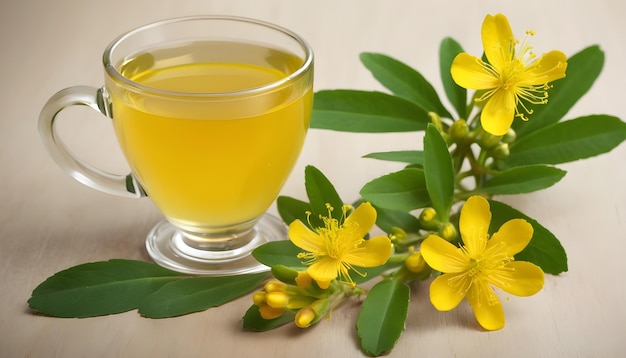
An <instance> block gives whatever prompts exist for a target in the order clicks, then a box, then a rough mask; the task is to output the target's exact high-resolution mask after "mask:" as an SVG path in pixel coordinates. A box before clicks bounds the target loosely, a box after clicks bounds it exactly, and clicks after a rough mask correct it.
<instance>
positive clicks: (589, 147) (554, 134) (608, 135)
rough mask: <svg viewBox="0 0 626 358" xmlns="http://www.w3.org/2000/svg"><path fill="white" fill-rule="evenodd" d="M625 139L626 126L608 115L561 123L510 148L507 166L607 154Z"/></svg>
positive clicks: (538, 132) (519, 140) (550, 162)
mask: <svg viewBox="0 0 626 358" xmlns="http://www.w3.org/2000/svg"><path fill="white" fill-rule="evenodd" d="M624 139H626V123H624V122H622V121H621V120H620V119H619V118H616V117H612V116H607V115H590V116H586V117H579V118H576V119H572V120H568V121H565V122H559V123H555V124H552V125H550V126H547V127H545V128H542V129H540V130H538V131H536V132H533V133H530V134H528V135H526V136H525V137H522V138H520V139H518V140H516V141H515V142H513V143H512V144H511V148H510V152H511V154H510V155H509V157H508V158H507V160H506V161H505V162H504V165H505V166H518V165H528V164H559V163H566V162H571V161H574V160H578V159H584V158H589V157H593V156H596V155H599V154H603V153H607V152H609V151H611V150H612V149H613V148H615V147H617V146H618V145H619V144H620V143H622V142H623V141H624Z"/></svg>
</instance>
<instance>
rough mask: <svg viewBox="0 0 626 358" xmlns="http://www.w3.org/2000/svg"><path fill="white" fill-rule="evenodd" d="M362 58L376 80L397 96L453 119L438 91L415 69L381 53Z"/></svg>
mask: <svg viewBox="0 0 626 358" xmlns="http://www.w3.org/2000/svg"><path fill="white" fill-rule="evenodd" d="M360 58H361V62H362V63H363V65H365V67H366V68H367V69H368V70H370V72H371V73H372V75H373V76H374V78H376V79H377V80H378V82H380V83H381V84H382V85H383V86H385V87H386V88H387V89H389V90H390V91H391V92H392V93H394V94H395V95H397V96H399V97H402V98H405V99H407V100H409V101H411V102H413V103H415V104H417V105H418V106H420V107H421V108H423V109H424V110H425V111H426V112H435V113H437V114H439V116H440V117H446V118H452V116H451V115H450V113H448V111H447V110H446V108H445V107H444V106H443V104H442V103H441V100H440V99H439V96H438V95H437V91H435V89H434V88H433V86H432V85H431V84H430V83H429V82H428V81H427V80H426V79H425V78H424V76H422V75H421V74H420V73H419V72H417V71H416V70H415V69H413V68H411V67H410V66H408V65H406V64H404V63H402V62H400V61H398V60H396V59H394V58H391V57H389V56H387V55H383V54H380V53H371V52H365V53H362V54H361V56H360Z"/></svg>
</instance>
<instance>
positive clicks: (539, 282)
mask: <svg viewBox="0 0 626 358" xmlns="http://www.w3.org/2000/svg"><path fill="white" fill-rule="evenodd" d="M487 279H488V280H489V282H490V283H491V284H493V285H494V286H496V287H498V288H499V289H501V290H503V291H505V292H508V293H510V294H512V295H516V296H532V295H534V294H535V293H537V292H539V291H540V290H541V289H542V288H543V282H544V274H543V271H542V270H541V268H540V267H539V266H537V265H534V264H532V263H530V262H525V261H513V262H511V263H509V264H508V265H506V266H505V267H504V268H503V269H500V270H497V271H495V272H492V273H491V274H490V275H489V276H488V278H487Z"/></svg>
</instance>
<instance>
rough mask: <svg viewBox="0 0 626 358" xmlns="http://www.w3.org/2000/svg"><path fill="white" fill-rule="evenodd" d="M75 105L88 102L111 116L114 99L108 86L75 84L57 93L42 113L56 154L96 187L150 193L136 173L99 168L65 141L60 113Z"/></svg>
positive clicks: (43, 131)
mask: <svg viewBox="0 0 626 358" xmlns="http://www.w3.org/2000/svg"><path fill="white" fill-rule="evenodd" d="M75 105H81V106H88V107H90V108H92V109H94V110H96V111H98V112H100V113H102V114H104V115H105V116H107V117H109V118H110V117H111V107H110V102H109V100H108V95H107V93H106V89H105V88H104V87H103V88H94V87H89V86H75V87H69V88H66V89H63V90H61V91H59V92H57V93H56V94H54V95H53V96H52V97H50V99H49V100H48V102H46V104H45V105H44V107H43V109H42V110H41V113H40V115H39V134H40V136H41V139H42V141H43V143H44V145H45V147H46V149H47V150H48V152H49V153H50V155H51V156H52V158H53V159H54V160H55V161H56V163H57V164H58V165H59V166H60V167H61V168H62V169H63V170H65V171H66V172H67V173H68V174H69V175H71V176H72V177H73V178H74V179H76V180H78V181H79V182H81V183H82V184H85V185H87V186H89V187H91V188H93V189H97V190H100V191H102V192H105V193H109V194H114V195H118V196H123V197H133V198H140V197H142V196H146V193H145V191H144V190H143V188H141V185H139V182H138V181H137V180H136V179H135V178H134V177H133V175H132V174H128V175H118V174H111V173H107V172H105V171H102V170H100V169H98V168H95V167H93V166H91V165H89V164H87V163H85V162H83V161H81V160H79V159H77V158H76V157H74V156H73V155H72V153H71V152H70V151H69V149H68V148H67V146H66V145H65V144H64V143H63V142H62V141H61V139H60V137H59V136H58V135H57V132H56V129H55V127H54V124H55V122H56V119H57V115H58V114H59V113H60V112H61V111H62V110H63V109H65V108H68V107H70V106H75Z"/></svg>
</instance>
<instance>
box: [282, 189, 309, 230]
mask: <svg viewBox="0 0 626 358" xmlns="http://www.w3.org/2000/svg"><path fill="white" fill-rule="evenodd" d="M276 209H277V210H278V215H280V218H281V219H282V220H283V222H284V223H285V224H287V225H289V224H291V223H292V222H294V221H295V220H300V221H302V222H303V223H305V224H306V223H307V216H308V215H307V212H308V211H311V204H309V203H307V202H304V201H302V200H298V199H294V198H291V197H288V196H279V197H278V198H277V199H276ZM311 219H313V218H311Z"/></svg>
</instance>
